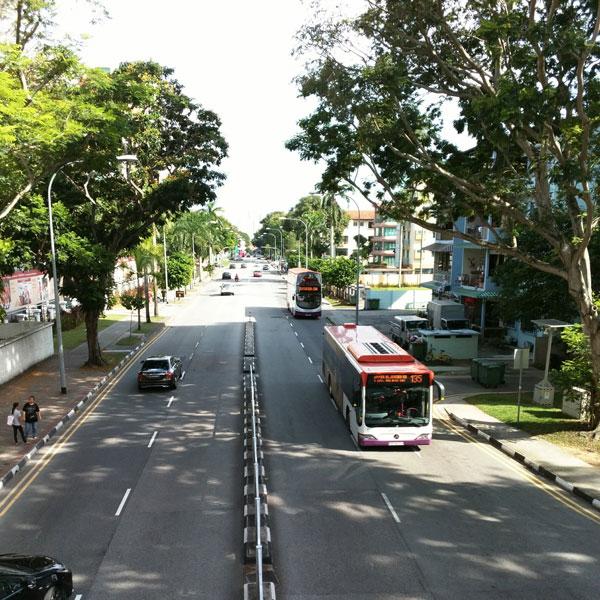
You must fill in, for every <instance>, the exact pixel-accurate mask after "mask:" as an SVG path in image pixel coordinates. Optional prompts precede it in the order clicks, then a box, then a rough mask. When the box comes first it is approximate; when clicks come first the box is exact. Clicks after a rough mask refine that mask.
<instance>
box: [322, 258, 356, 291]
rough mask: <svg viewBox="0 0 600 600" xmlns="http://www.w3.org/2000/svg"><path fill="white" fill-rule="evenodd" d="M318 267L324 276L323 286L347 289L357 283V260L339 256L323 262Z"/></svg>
mask: <svg viewBox="0 0 600 600" xmlns="http://www.w3.org/2000/svg"><path fill="white" fill-rule="evenodd" d="M316 266H319V267H320V268H319V269H317V270H319V271H321V274H322V276H323V285H327V286H335V287H337V288H345V287H348V286H349V285H351V284H353V283H356V260H352V259H351V258H347V257H345V256H338V257H336V258H334V259H333V260H331V259H329V260H322V261H320V263H319V264H318V265H316Z"/></svg>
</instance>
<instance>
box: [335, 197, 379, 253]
mask: <svg viewBox="0 0 600 600" xmlns="http://www.w3.org/2000/svg"><path fill="white" fill-rule="evenodd" d="M345 212H346V215H347V216H348V217H349V219H350V221H349V222H348V225H346V228H345V229H344V232H343V234H342V235H343V238H342V243H341V245H340V246H337V247H336V249H335V254H336V256H352V253H353V252H356V236H357V235H358V233H359V223H360V235H361V237H363V238H367V239H368V240H370V239H371V238H372V237H373V235H374V234H375V229H374V228H373V219H374V217H375V211H374V210H372V209H368V208H362V209H361V210H360V219H359V212H358V211H357V210H347V211H345Z"/></svg>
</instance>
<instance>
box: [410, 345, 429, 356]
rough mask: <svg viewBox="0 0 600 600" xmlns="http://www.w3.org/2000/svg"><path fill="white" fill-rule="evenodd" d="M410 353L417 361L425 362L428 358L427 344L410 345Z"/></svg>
mask: <svg viewBox="0 0 600 600" xmlns="http://www.w3.org/2000/svg"><path fill="white" fill-rule="evenodd" d="M408 352H409V353H410V354H412V356H413V358H415V359H416V360H425V357H426V356H427V344H426V343H425V342H410V343H409V344H408Z"/></svg>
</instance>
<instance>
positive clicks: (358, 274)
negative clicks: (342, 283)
mask: <svg viewBox="0 0 600 600" xmlns="http://www.w3.org/2000/svg"><path fill="white" fill-rule="evenodd" d="M347 200H348V202H350V200H352V202H354V204H356V210H357V211H358V233H357V235H356V325H358V299H359V295H360V294H359V290H360V207H359V206H358V202H357V201H356V200H355V199H354V198H347ZM400 260H402V259H400Z"/></svg>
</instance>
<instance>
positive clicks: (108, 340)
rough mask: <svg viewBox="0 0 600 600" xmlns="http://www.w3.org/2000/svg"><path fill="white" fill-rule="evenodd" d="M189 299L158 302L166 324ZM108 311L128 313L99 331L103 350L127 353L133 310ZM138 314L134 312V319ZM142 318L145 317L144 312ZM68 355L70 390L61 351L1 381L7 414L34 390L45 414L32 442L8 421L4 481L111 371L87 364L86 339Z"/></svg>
mask: <svg viewBox="0 0 600 600" xmlns="http://www.w3.org/2000/svg"><path fill="white" fill-rule="evenodd" d="M196 289H197V288H196ZM194 293H195V290H192V291H191V292H188V295H187V296H186V298H187V297H189V296H190V295H193V294H194ZM172 294H174V292H172ZM185 302H186V299H184V300H177V301H174V300H173V298H171V296H170V297H169V303H168V304H163V303H159V304H158V313H159V315H160V316H161V317H165V318H166V322H165V324H167V323H168V320H169V318H170V317H171V316H172V315H173V314H174V312H175V311H176V310H177V309H178V307H179V306H182V305H184V304H185ZM150 310H151V313H153V312H154V309H153V306H151V309H150ZM106 314H122V315H126V317H125V318H123V319H122V320H121V321H118V322H117V323H114V324H112V325H110V326H109V327H107V328H106V329H104V330H103V331H101V332H100V333H99V334H98V339H99V342H100V348H101V349H102V351H103V353H105V354H109V353H111V352H122V353H125V354H126V353H128V352H130V351H131V350H132V347H131V346H118V345H116V343H117V341H118V340H119V339H121V338H123V337H127V336H128V335H129V326H130V324H129V311H126V310H125V309H123V308H120V307H119V308H115V309H112V310H109V311H106ZM136 316H137V315H135V316H134V320H135V319H136ZM142 318H144V316H143V315H142ZM136 326H137V324H136V323H134V326H133V327H134V329H133V333H135V327H136ZM162 326H164V325H163V324H162V323H161V325H160V326H159V327H158V328H157V329H156V330H155V331H154V333H153V334H151V335H150V336H143V335H142V336H140V342H141V341H143V340H144V338H146V341H147V340H148V339H150V338H151V337H152V335H155V334H156V333H157V332H158V331H160V330H161V328H162ZM64 355H65V374H66V381H67V393H66V394H61V393H60V387H61V385H60V372H59V361H58V353H55V354H54V356H51V357H50V358H47V359H46V360H44V361H42V362H39V363H37V364H36V365H33V366H32V367H30V368H29V369H27V371H25V372H23V373H21V374H20V375H17V376H16V377H14V378H13V379H11V380H10V381H7V382H6V383H4V384H3V385H0V405H1V406H2V407H3V411H4V414H5V415H8V414H10V411H11V409H12V404H13V402H19V404H20V405H21V406H22V405H23V404H24V403H25V402H26V401H27V398H28V397H29V396H30V395H31V394H33V395H34V396H35V399H36V402H37V404H38V405H39V407H40V412H41V415H42V420H41V421H40V422H39V423H38V428H37V440H32V439H29V440H28V441H29V444H28V445H25V444H23V442H22V440H21V439H20V436H19V437H18V439H19V443H18V444H16V445H15V443H14V439H13V429H12V427H8V426H6V425H5V431H4V435H3V436H2V437H0V481H2V480H3V478H4V477H5V476H6V475H7V474H8V473H9V472H10V471H11V469H13V467H14V466H15V465H16V464H17V463H19V461H21V459H22V458H23V457H24V456H25V455H26V454H28V453H29V452H30V451H31V450H33V449H34V448H35V446H36V445H37V446H42V445H43V438H44V436H45V435H46V434H47V433H48V432H50V431H51V430H52V429H53V428H54V427H55V426H56V425H57V423H59V422H60V421H61V420H62V419H63V418H64V417H65V416H66V415H67V414H68V413H69V412H70V411H71V410H72V409H73V408H74V407H75V406H77V404H79V402H81V401H82V400H83V399H84V398H85V397H86V395H87V394H88V393H89V392H90V390H92V389H93V388H94V387H95V386H96V385H98V384H99V383H100V382H101V381H102V379H103V378H104V377H105V376H106V374H107V370H106V369H102V368H97V367H84V366H83V364H84V363H85V361H86V360H87V357H88V350H87V344H86V343H83V344H81V345H80V346H78V347H77V348H74V349H73V350H65V353H64Z"/></svg>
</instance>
